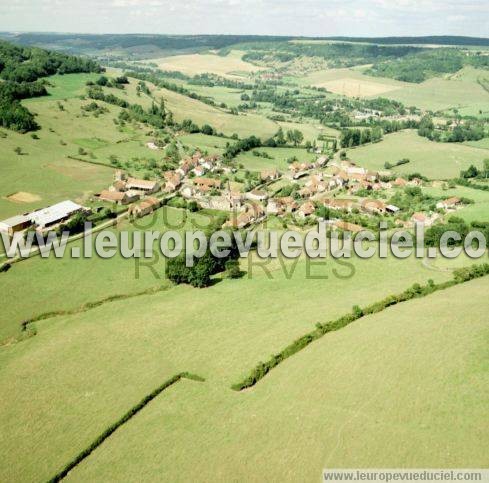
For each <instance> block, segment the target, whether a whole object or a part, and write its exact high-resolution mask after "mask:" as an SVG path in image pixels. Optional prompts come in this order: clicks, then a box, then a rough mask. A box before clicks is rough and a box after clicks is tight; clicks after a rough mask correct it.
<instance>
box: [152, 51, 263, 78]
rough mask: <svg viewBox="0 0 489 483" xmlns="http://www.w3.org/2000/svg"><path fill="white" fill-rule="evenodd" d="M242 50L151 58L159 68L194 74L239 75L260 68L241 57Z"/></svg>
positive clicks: (244, 74)
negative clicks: (219, 53) (220, 53)
mask: <svg viewBox="0 0 489 483" xmlns="http://www.w3.org/2000/svg"><path fill="white" fill-rule="evenodd" d="M243 54H244V52H240V51H236V50H235V51H231V52H230V53H229V54H228V55H226V56H221V55H217V54H190V55H175V56H172V57H164V58H162V59H151V60H150V61H149V62H153V63H155V64H157V65H158V67H159V68H160V69H161V70H169V71H179V72H183V73H184V74H189V75H195V74H203V73H205V72H210V73H213V74H218V75H221V76H225V77H241V76H246V75H248V74H250V73H252V72H256V71H259V70H260V67H257V66H255V65H253V64H250V63H249V62H245V61H243V60H242V59H241V57H242V56H243Z"/></svg>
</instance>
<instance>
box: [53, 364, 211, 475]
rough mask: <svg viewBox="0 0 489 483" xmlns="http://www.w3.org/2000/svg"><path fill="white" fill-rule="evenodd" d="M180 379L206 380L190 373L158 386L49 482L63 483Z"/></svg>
mask: <svg viewBox="0 0 489 483" xmlns="http://www.w3.org/2000/svg"><path fill="white" fill-rule="evenodd" d="M180 379H190V380H192V381H198V382H203V381H205V379H204V378H202V377H200V376H197V375H195V374H190V373H189V372H181V373H179V374H176V375H175V376H173V377H171V378H170V379H167V380H166V381H165V382H164V383H163V384H161V385H160V386H158V387H157V388H156V389H155V390H153V391H152V392H150V393H149V394H148V395H147V396H145V397H144V398H143V399H142V400H141V401H139V403H137V404H136V405H135V406H133V407H132V408H131V409H129V411H127V413H125V414H124V415H123V416H122V417H121V418H120V419H118V420H117V421H116V422H115V423H113V424H111V425H110V426H109V427H108V428H107V429H106V430H105V431H104V432H103V433H102V434H100V436H98V437H97V438H96V439H95V440H94V441H93V442H92V443H91V444H90V445H88V447H87V448H85V449H84V450H83V451H81V452H80V453H78V454H77V455H76V456H75V457H74V458H73V459H72V460H71V461H70V462H69V463H68V464H66V465H65V466H64V467H63V469H62V470H61V471H59V472H58V473H57V474H56V475H55V476H53V477H52V478H51V479H50V480H49V482H50V483H55V482H58V481H61V480H62V479H63V478H64V477H65V476H66V475H67V474H68V473H69V472H70V471H71V470H72V469H73V468H75V466H77V465H79V464H80V463H81V462H82V461H83V460H84V459H85V458H86V457H87V456H89V455H90V454H91V453H92V452H93V451H94V450H95V449H97V448H98V447H99V446H100V445H101V444H102V443H103V442H104V441H105V440H106V439H107V438H108V437H109V436H111V435H112V434H113V433H114V432H115V431H116V430H117V429H119V428H120V427H121V426H122V425H123V424H124V423H127V421H129V420H130V419H131V418H132V417H133V416H135V415H136V414H137V413H138V412H139V411H141V410H142V409H144V407H145V406H146V405H147V404H148V403H150V402H151V401H152V400H153V399H154V398H155V397H157V396H159V395H160V394H161V393H162V392H163V391H164V390H165V389H167V388H169V387H170V386H172V385H173V384H175V383H176V382H178V381H179V380H180Z"/></svg>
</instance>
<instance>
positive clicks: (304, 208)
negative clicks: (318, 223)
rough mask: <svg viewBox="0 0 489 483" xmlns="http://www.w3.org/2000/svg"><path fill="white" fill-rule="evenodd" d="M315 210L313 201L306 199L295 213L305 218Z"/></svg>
mask: <svg viewBox="0 0 489 483" xmlns="http://www.w3.org/2000/svg"><path fill="white" fill-rule="evenodd" d="M315 211H316V207H315V206H314V203H312V202H311V201H307V202H306V203H304V204H303V205H301V206H300V207H299V209H298V210H297V214H298V215H299V216H300V217H301V218H307V217H308V216H311V215H312V214H313V213H314V212H315Z"/></svg>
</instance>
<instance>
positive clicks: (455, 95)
mask: <svg viewBox="0 0 489 483" xmlns="http://www.w3.org/2000/svg"><path fill="white" fill-rule="evenodd" d="M365 69H366V67H355V68H350V69H327V70H320V71H316V72H311V73H310V74H307V75H306V76H305V77H302V78H295V80H296V81H297V82H299V83H300V84H305V85H313V86H316V87H324V88H326V89H327V90H328V91H329V92H332V93H334V94H338V95H344V96H349V97H367V98H374V97H386V98H389V99H395V100H397V101H400V102H402V103H404V105H406V106H416V107H419V108H422V109H427V110H432V111H445V110H449V109H453V108H456V109H457V110H458V112H459V113H460V114H461V115H469V116H479V115H480V114H481V112H482V114H485V115H487V113H488V112H489V93H488V92H487V91H486V90H484V89H483V88H482V86H481V85H480V84H479V83H478V80H479V79H485V78H487V77H488V75H487V71H485V70H481V69H474V68H472V67H465V68H463V69H462V70H461V71H459V72H457V73H455V74H451V75H446V76H442V77H433V78H431V79H428V80H426V81H424V82H421V83H420V84H412V83H408V82H400V81H396V80H393V79H388V78H385V77H373V76H369V75H366V74H364V73H363V71H364V70H365Z"/></svg>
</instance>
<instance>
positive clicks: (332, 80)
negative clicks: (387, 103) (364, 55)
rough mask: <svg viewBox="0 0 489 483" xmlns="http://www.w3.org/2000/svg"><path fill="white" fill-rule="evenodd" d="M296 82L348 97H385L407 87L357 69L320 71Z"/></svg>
mask: <svg viewBox="0 0 489 483" xmlns="http://www.w3.org/2000/svg"><path fill="white" fill-rule="evenodd" d="M297 80H298V81H299V82H300V83H303V84H306V85H312V86H315V87H324V88H326V89H327V90H328V91H329V92H332V93H334V94H339V95H343V96H349V97H379V96H384V97H385V94H387V93H388V92H390V91H394V90H397V89H401V88H403V87H405V86H406V85H409V84H407V83H405V82H399V81H396V80H393V79H387V78H383V77H372V76H367V75H365V74H363V73H362V71H361V69H359V68H351V69H347V68H343V69H327V70H320V71H316V72H311V73H310V74H308V75H306V76H305V77H303V78H298V79H297Z"/></svg>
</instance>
